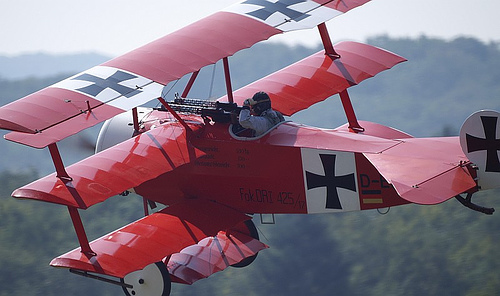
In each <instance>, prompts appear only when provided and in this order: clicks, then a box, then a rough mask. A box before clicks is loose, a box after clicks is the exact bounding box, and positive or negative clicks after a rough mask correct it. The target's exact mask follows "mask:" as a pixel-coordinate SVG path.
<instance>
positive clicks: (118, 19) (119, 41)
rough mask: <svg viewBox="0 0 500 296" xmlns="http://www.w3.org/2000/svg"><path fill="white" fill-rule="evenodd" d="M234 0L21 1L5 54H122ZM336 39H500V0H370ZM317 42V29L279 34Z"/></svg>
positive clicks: (343, 22) (11, 9)
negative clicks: (423, 35)
mask: <svg viewBox="0 0 500 296" xmlns="http://www.w3.org/2000/svg"><path fill="white" fill-rule="evenodd" d="M234 2H236V1H234V0H210V1H208V0H177V1H171V0H168V1H167V0H163V1H162V0H142V1H132V0H86V1H67V0H45V1H40V0H16V1H4V3H2V9H1V10H0V27H1V28H2V29H1V30H0V40H1V42H0V55H18V54H22V53H32V52H46V53H77V52H89V51H91V52H98V53H103V54H108V55H112V56H117V55H120V54H123V53H125V52H128V51H130V50H132V49H134V48H136V47H139V46H141V45H143V44H145V43H147V42H150V41H153V40H155V39H157V38H159V37H161V36H163V35H166V34H168V33H169V32H172V31H175V30H177V29H179V28H181V27H183V26H185V25H187V24H190V23H192V22H195V21H196V20H198V19H200V18H201V17H203V16H207V15H209V14H211V13H214V12H216V11H218V10H220V9H222V8H224V7H226V6H229V5H230V4H232V3H234ZM328 28H329V31H330V34H331V35H332V39H333V40H334V42H336V41H340V40H356V41H364V40H365V39H366V38H367V37H370V36H374V35H380V34H387V35H389V36H391V37H406V36H408V37H418V36H420V35H422V34H425V35H427V36H429V37H441V38H446V39H452V38H455V37H457V36H472V37H476V38H479V39H481V40H482V41H485V42H489V41H500V1H492V0H475V1H469V0H439V1H422V0H372V1H371V2H369V3H367V4H365V5H363V6H362V7H359V8H357V9H355V10H353V11H350V12H348V13H347V14H345V15H343V16H340V17H338V18H335V19H333V20H331V21H330V22H328ZM271 41H273V42H274V41H277V42H287V43H290V44H304V45H310V46H312V45H315V44H316V43H319V42H320V41H319V37H318V34H317V32H316V30H312V31H306V32H294V33H289V34H284V35H281V36H278V37H273V38H272V39H271Z"/></svg>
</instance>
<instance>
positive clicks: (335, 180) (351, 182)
mask: <svg viewBox="0 0 500 296" xmlns="http://www.w3.org/2000/svg"><path fill="white" fill-rule="evenodd" d="M319 157H320V158H321V163H322V165H323V169H324V172H325V175H324V176H321V175H317V174H314V173H311V172H307V171H306V180H307V189H308V190H309V189H314V188H318V187H326V208H327V209H339V210H341V209H342V205H341V203H340V198H339V194H338V192H337V188H343V189H348V190H351V191H354V192H356V181H355V176H354V173H352V174H348V175H344V176H335V162H336V159H337V155H332V154H320V155H319Z"/></svg>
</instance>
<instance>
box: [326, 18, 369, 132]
mask: <svg viewBox="0 0 500 296" xmlns="http://www.w3.org/2000/svg"><path fill="white" fill-rule="evenodd" d="M318 30H319V34H320V35H321V41H322V42H323V47H324V48H325V55H327V56H329V57H330V58H332V60H337V59H339V58H340V55H339V54H338V53H337V52H336V51H335V49H334V48H333V44H332V40H331V38H330V34H328V29H327V27H326V24H325V23H321V24H319V25H318ZM338 65H339V67H340V66H342V63H339V64H338ZM345 72H346V73H347V71H345ZM351 80H352V79H348V81H351ZM340 100H341V101H342V106H343V107H344V111H345V115H346V117H347V121H348V122H349V131H351V132H354V133H360V132H364V131H365V129H364V128H363V127H361V125H359V123H358V119H357V118H356V113H354V108H353V107H352V103H351V98H350V97H349V93H348V92H347V89H344V90H343V91H341V92H340Z"/></svg>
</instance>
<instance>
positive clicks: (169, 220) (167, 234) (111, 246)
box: [50, 199, 266, 280]
mask: <svg viewBox="0 0 500 296" xmlns="http://www.w3.org/2000/svg"><path fill="white" fill-rule="evenodd" d="M248 219H250V217H248V216H247V215H245V214H243V213H240V212H238V211H235V210H233V209H231V208H228V207H226V206H223V205H220V204H217V203H214V202H210V201H205V200H199V199H196V200H187V201H185V202H183V203H180V204H176V205H172V206H170V207H168V208H165V209H164V210H162V211H160V212H157V213H154V214H151V215H149V216H147V217H144V218H142V219H140V220H138V221H136V222H133V223H131V224H129V225H127V226H125V227H123V228H121V229H118V230H116V231H114V232H112V233H109V234H107V235H105V236H103V237H101V238H99V239H97V240H95V241H93V242H91V243H90V247H91V249H92V251H93V252H94V253H95V254H96V255H95V256H92V257H90V258H89V257H88V256H87V255H85V254H83V253H82V252H81V251H80V248H77V249H75V250H73V251H70V252H68V253H66V254H64V255H61V256H59V257H57V258H55V259H54V260H52V262H51V263H50V265H52V266H55V267H66V268H72V269H78V270H82V271H89V272H96V273H100V274H106V275H109V276H115V277H119V278H123V277H124V276H125V275H127V274H128V273H130V272H133V271H136V270H140V269H142V268H144V267H145V266H147V265H149V264H151V263H154V262H159V261H161V260H162V259H164V258H165V257H167V256H169V255H172V254H175V253H178V252H181V250H182V249H183V248H185V247H188V246H191V245H196V244H197V243H198V242H200V241H202V239H204V238H206V237H210V236H216V235H217V233H218V232H219V231H220V230H228V229H231V228H233V227H234V226H236V225H237V224H239V223H241V222H243V221H245V220H248ZM227 237H229V238H230V235H229V234H228V235H227ZM230 240H231V238H230ZM234 243H235V244H238V243H237V242H234ZM246 244H248V246H249V247H250V248H251V249H252V250H251V252H246V254H252V253H255V252H258V251H260V250H262V249H264V248H266V245H264V244H262V243H260V242H259V241H258V240H250V241H245V242H244V245H246ZM238 245H241V243H240V244H238ZM200 246H201V245H200ZM222 251H224V252H226V251H227V249H223V250H222ZM222 251H221V252H222ZM221 252H219V254H222V255H223V253H221ZM186 253H189V252H183V253H181V254H186ZM183 256H185V255H177V258H178V259H177V260H176V261H177V264H176V265H177V266H179V265H183V264H182V262H179V261H180V260H181V258H182V257H183ZM213 259H214V261H212V262H213V263H212V264H215V263H216V262H217V258H215V257H214V258H213ZM208 263H210V261H209V262H208ZM171 268H172V269H174V268H175V267H171ZM171 272H172V273H173V274H174V275H176V277H178V278H179V279H181V280H188V279H190V280H193V279H194V277H193V276H190V277H183V276H182V272H180V270H177V272H176V271H175V270H172V271H171ZM204 272H206V270H205V271H204ZM214 272H215V271H214Z"/></svg>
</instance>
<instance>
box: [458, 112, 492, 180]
mask: <svg viewBox="0 0 500 296" xmlns="http://www.w3.org/2000/svg"><path fill="white" fill-rule="evenodd" d="M497 120H498V117H492V116H481V122H482V123H483V129H484V135H485V139H482V138H478V137H474V136H471V135H469V134H466V135H465V139H466V141H467V152H475V151H482V150H486V169H485V171H486V172H497V173H500V160H499V159H498V151H500V139H497V138H496V134H497Z"/></svg>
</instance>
